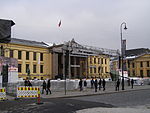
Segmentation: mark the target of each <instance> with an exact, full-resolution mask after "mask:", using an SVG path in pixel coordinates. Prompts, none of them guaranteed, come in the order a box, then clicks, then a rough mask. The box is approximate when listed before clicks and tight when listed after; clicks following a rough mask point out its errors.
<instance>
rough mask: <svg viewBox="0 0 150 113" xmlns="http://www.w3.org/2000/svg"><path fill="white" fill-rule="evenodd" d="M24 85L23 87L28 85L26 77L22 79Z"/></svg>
mask: <svg viewBox="0 0 150 113" xmlns="http://www.w3.org/2000/svg"><path fill="white" fill-rule="evenodd" d="M24 86H25V87H26V86H28V80H27V79H26V80H25V81H24Z"/></svg>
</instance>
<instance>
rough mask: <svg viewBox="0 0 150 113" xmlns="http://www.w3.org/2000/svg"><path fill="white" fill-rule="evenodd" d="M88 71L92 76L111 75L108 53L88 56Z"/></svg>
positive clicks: (103, 76)
mask: <svg viewBox="0 0 150 113" xmlns="http://www.w3.org/2000/svg"><path fill="white" fill-rule="evenodd" d="M88 67H89V69H88V72H89V74H88V75H89V76H91V77H98V78H99V77H100V78H108V77H110V74H109V73H110V58H109V57H108V56H107V55H99V56H90V57H88Z"/></svg>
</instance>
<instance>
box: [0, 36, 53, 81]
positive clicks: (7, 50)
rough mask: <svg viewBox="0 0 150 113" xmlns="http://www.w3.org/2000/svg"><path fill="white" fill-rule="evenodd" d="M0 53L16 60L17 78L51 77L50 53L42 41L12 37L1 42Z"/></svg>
mask: <svg viewBox="0 0 150 113" xmlns="http://www.w3.org/2000/svg"><path fill="white" fill-rule="evenodd" d="M0 46H1V50H2V51H1V55H2V56H5V57H12V58H16V59H17V60H18V76H19V78H23V79H26V78H29V77H31V79H46V78H51V76H52V75H51V74H52V71H51V68H50V64H51V60H50V57H51V54H50V53H49V49H48V45H47V44H45V43H43V42H36V41H29V40H22V39H15V38H12V39H11V42H10V43H7V44H4V43H1V44H0Z"/></svg>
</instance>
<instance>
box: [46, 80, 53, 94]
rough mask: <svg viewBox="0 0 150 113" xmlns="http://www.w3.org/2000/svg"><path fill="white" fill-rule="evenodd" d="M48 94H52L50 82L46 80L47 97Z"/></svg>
mask: <svg viewBox="0 0 150 113" xmlns="http://www.w3.org/2000/svg"><path fill="white" fill-rule="evenodd" d="M48 92H49V93H50V94H52V92H51V80H50V79H48V81H47V91H46V94H47V95H48Z"/></svg>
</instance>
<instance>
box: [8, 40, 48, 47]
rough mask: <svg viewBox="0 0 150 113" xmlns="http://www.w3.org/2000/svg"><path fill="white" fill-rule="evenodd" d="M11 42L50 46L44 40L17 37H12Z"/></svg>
mask: <svg viewBox="0 0 150 113" xmlns="http://www.w3.org/2000/svg"><path fill="white" fill-rule="evenodd" d="M10 43H13V44H21V45H28V46H36V47H46V48H47V47H49V45H48V44H46V43H44V42H37V41H31V40H24V39H17V38H11V41H10Z"/></svg>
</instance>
